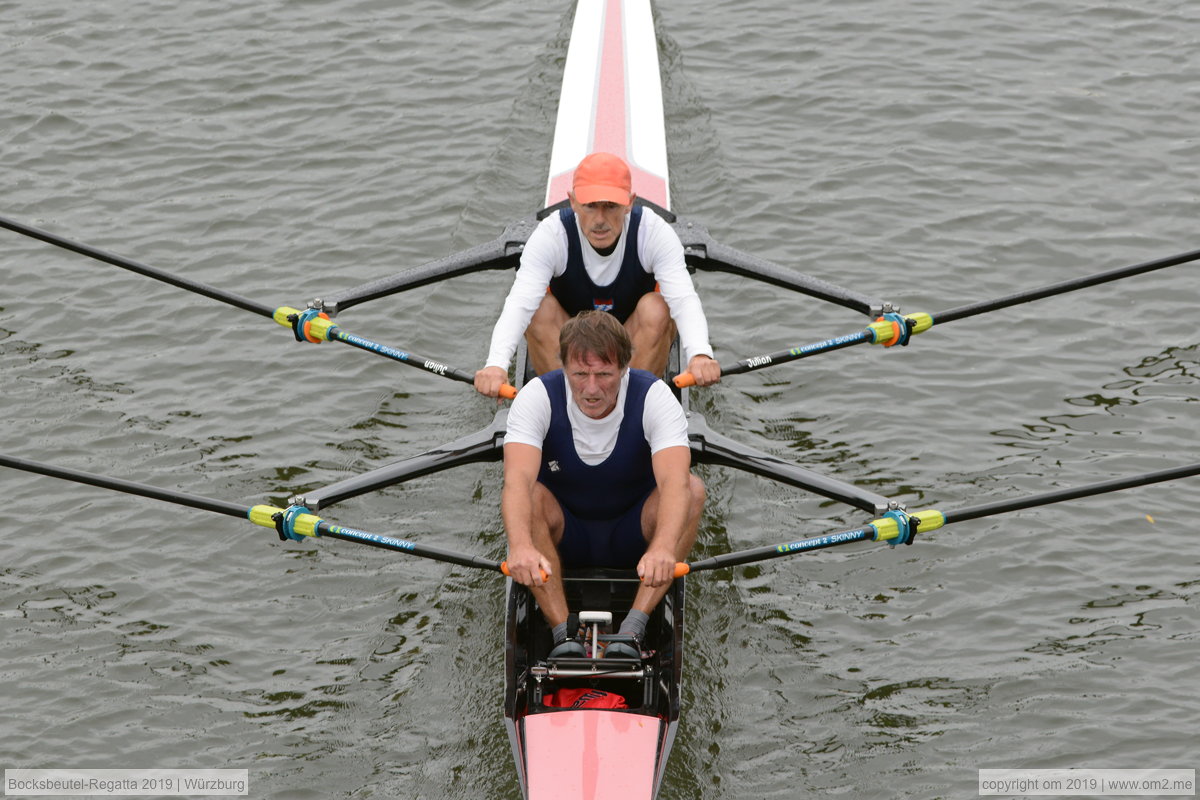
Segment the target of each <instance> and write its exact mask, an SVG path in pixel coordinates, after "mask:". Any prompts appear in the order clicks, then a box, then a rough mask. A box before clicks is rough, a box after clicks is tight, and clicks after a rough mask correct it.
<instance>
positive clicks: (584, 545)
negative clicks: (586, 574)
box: [558, 492, 650, 569]
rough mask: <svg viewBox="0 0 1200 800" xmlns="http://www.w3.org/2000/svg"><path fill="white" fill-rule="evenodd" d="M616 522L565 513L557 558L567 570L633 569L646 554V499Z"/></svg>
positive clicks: (615, 519) (563, 511)
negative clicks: (644, 510) (643, 519)
mask: <svg viewBox="0 0 1200 800" xmlns="http://www.w3.org/2000/svg"><path fill="white" fill-rule="evenodd" d="M649 496H650V493H649V492H647V493H646V497H643V498H642V499H641V502H639V503H637V504H635V505H634V506H633V507H632V508H630V509H629V510H628V511H626V512H625V513H624V514H622V515H621V516H619V517H615V518H613V519H584V518H583V517H577V516H575V515H574V514H572V513H571V512H570V511H568V510H567V509H565V508H564V509H563V510H562V513H563V537H562V541H561V542H559V544H558V555H559V558H561V559H562V564H563V566H564V567H614V568H618V569H633V568H634V567H636V566H637V563H638V561H640V560H641V558H642V555H643V554H644V553H645V552H646V537H644V536H643V535H642V507H643V506H644V505H646V498H648V497H649Z"/></svg>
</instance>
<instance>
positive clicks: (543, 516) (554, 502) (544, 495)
mask: <svg viewBox="0 0 1200 800" xmlns="http://www.w3.org/2000/svg"><path fill="white" fill-rule="evenodd" d="M533 513H534V515H535V516H536V518H537V521H541V522H543V523H544V524H545V530H546V532H547V533H548V534H549V535H550V542H551V544H553V545H554V547H556V548H557V547H558V543H559V542H561V541H562V536H563V528H564V526H565V525H566V520H565V519H564V517H563V511H562V506H561V505H559V503H558V498H556V497H555V496H554V495H553V494H552V493H551V491H550V490H549V489H547V488H546V485H545V484H543V483H535V484H534V486H533ZM539 527H540V526H538V525H536V524H535V525H534V528H535V529H537V528H539Z"/></svg>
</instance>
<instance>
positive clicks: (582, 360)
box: [563, 353, 622, 419]
mask: <svg viewBox="0 0 1200 800" xmlns="http://www.w3.org/2000/svg"><path fill="white" fill-rule="evenodd" d="M563 371H564V372H565V373H566V375H567V382H568V383H569V384H570V385H571V398H572V399H573V400H574V401H575V404H576V405H577V406H579V410H580V411H582V412H583V413H584V414H586V415H587V416H589V417H591V418H592V419H601V418H603V417H607V416H608V415H609V414H610V413H612V410H613V409H614V408H616V407H617V394H618V393H619V392H620V391H621V372H622V370H621V368H620V367H618V366H617V365H616V362H614V361H608V360H607V359H604V358H601V357H600V356H597V355H595V354H594V353H584V354H582V355H580V354H578V353H568V354H567V363H566V366H565V367H563Z"/></svg>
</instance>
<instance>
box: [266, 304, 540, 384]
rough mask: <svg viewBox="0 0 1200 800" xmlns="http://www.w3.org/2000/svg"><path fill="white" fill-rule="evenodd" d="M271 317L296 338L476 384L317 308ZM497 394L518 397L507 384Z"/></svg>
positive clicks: (284, 310)
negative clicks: (354, 330)
mask: <svg viewBox="0 0 1200 800" xmlns="http://www.w3.org/2000/svg"><path fill="white" fill-rule="evenodd" d="M274 317H275V321H276V322H278V323H279V324H280V325H283V326H285V327H289V328H291V329H292V330H293V331H294V332H295V334H296V339H297V340H298V341H308V342H313V343H314V344H319V343H320V342H324V341H328V342H342V343H343V344H348V345H350V346H351V347H357V348H359V349H360V350H366V351H367V352H368V353H375V354H376V355H380V356H384V357H385V358H390V359H392V360H394V361H399V362H400V363H401V364H407V365H408V366H410V367H416V368H417V369H423V370H425V371H426V372H432V373H433V374H434V375H441V376H442V377H443V378H449V379H450V380H452V381H459V382H460V383H465V384H468V385H474V384H475V375H474V374H472V373H470V372H466V371H465V370H461V369H458V368H457V367H452V366H450V365H449V364H446V363H444V362H442V361H437V360H436V359H432V358H427V357H426V356H420V355H417V354H416V353H412V352H409V351H407V350H400V349H398V348H395V347H391V346H389V345H386V344H379V343H378V342H373V341H371V340H370V339H364V338H363V337H362V336H358V335H357V334H353V333H350V332H349V331H346V330H343V329H342V328H341V327H340V326H338V325H335V324H334V323H333V321H332V320H330V319H329V317H328V316H326V315H325V314H322V313H320V312H319V311H318V310H317V309H314V308H310V309H307V310H305V311H300V310H299V309H296V308H291V307H290V306H282V307H280V308H277V309H275V315H274ZM500 396H501V397H504V398H507V399H509V400H511V399H513V398H514V397H516V396H517V387H515V386H512V385H511V384H507V383H506V384H503V385H502V386H501V387H500Z"/></svg>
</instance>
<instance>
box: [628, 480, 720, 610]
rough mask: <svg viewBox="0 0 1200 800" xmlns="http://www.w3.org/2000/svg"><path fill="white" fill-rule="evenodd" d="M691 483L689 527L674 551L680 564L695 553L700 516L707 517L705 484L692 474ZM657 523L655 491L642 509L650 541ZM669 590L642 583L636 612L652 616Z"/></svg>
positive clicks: (668, 584)
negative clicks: (694, 547)
mask: <svg viewBox="0 0 1200 800" xmlns="http://www.w3.org/2000/svg"><path fill="white" fill-rule="evenodd" d="M688 479H689V484H688V488H689V502H688V516H687V523H686V524H685V525H684V529H683V536H681V537H680V539H679V546H678V547H677V548H676V550H675V559H676V560H677V561H687V557H688V554H689V553H691V551H692V546H693V545H695V544H696V533H697V531H699V530H700V516H701V514H703V513H704V498H705V491H704V481H702V480H700V479H699V478H697V477H696V476H695V475H691V474H689V475H688ZM657 522H658V490H657V489H655V490H654V491H653V492H651V493H650V496H649V497H648V498H646V504H645V505H644V506H642V530H643V531H645V532H646V535H647V540H648V539H649V536H651V535H652V534H653V531H654V530H655V527H656V525H657ZM670 588H671V584H670V583H666V584H663V585H662V586H647V585H646V584H644V583H643V584H642V585H641V586H640V587H638V591H637V594H636V595H635V596H634V598H633V608H634V609H636V610H638V611H641V612H642V613H643V614H646V615H647V616H649V615H650V613H651V612H653V611H654V609H655V608H657V607H658V604H659V602H660V601H661V600H662V599H663V597H665V596H666V594H667V590H668V589H670Z"/></svg>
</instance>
